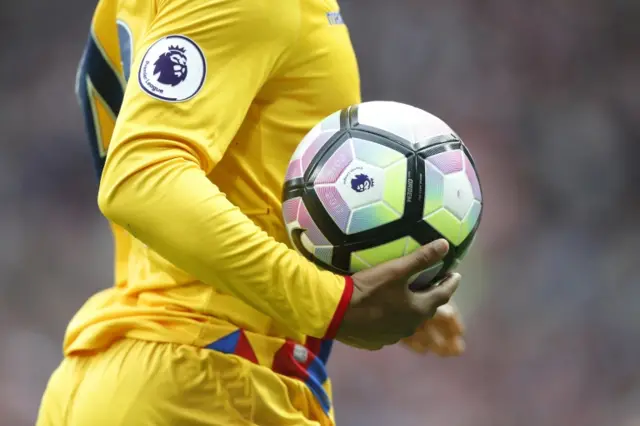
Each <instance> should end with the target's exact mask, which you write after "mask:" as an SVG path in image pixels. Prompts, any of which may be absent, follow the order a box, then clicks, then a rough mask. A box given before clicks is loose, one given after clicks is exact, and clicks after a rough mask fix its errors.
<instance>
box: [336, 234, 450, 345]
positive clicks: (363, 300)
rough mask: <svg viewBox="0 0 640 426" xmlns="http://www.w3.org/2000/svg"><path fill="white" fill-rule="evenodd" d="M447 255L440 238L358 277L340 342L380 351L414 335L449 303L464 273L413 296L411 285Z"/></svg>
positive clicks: (368, 270)
mask: <svg viewBox="0 0 640 426" xmlns="http://www.w3.org/2000/svg"><path fill="white" fill-rule="evenodd" d="M448 251H449V244H448V243H447V241H446V240H443V239H440V240H436V241H434V242H432V243H430V244H427V245H425V246H422V247H420V248H419V249H418V250H416V251H414V252H413V253H411V254H408V255H406V256H404V257H401V258H399V259H394V260H391V261H389V262H385V263H383V264H380V265H378V266H375V267H373V268H370V269H366V270H364V271H360V272H358V273H356V274H354V275H353V276H352V278H353V286H354V290H353V296H352V297H351V303H350V305H349V308H348V309H347V312H346V314H345V316H344V319H343V321H342V324H341V326H340V329H339V330H338V335H337V339H338V340H340V341H341V342H343V343H346V344H348V345H350V346H355V347H358V348H363V349H370V350H377V349H380V348H382V347H384V346H387V345H392V344H394V343H397V342H398V341H400V340H401V339H404V338H406V337H409V336H412V335H413V334H415V332H416V330H418V328H419V327H420V325H422V324H423V323H424V321H425V320H426V319H429V318H431V317H433V316H434V314H435V313H436V309H437V308H438V307H439V306H442V305H444V304H446V303H447V302H449V299H450V298H451V296H452V295H453V293H454V292H455V291H456V288H457V287H458V284H459V282H460V274H457V273H452V274H449V275H448V276H447V277H445V278H444V279H443V280H442V281H441V282H439V283H437V284H436V285H433V286H429V287H427V288H426V289H425V290H423V291H411V290H410V289H409V284H408V280H409V278H410V277H412V276H414V275H416V274H418V273H420V272H421V271H424V270H425V269H427V268H429V267H430V266H433V265H435V264H436V263H438V262H439V261H441V260H442V258H443V257H444V256H445V255H446V254H447V252H448ZM419 279H420V277H418V280H419Z"/></svg>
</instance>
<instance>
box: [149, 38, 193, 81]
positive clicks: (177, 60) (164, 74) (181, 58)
mask: <svg viewBox="0 0 640 426" xmlns="http://www.w3.org/2000/svg"><path fill="white" fill-rule="evenodd" d="M153 65H154V68H153V74H154V75H157V76H158V82H159V83H162V84H167V85H170V86H177V85H178V84H180V83H182V82H183V81H184V80H185V79H186V78H187V56H186V55H185V49H184V48H182V47H178V46H169V50H168V51H167V52H165V53H163V54H162V55H160V57H159V58H158V60H157V61H156V62H155V63H154V64H153Z"/></svg>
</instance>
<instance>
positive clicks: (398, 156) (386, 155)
mask: <svg viewBox="0 0 640 426" xmlns="http://www.w3.org/2000/svg"><path fill="white" fill-rule="evenodd" d="M352 141H353V148H354V151H355V153H356V158H357V159H359V160H361V161H362V162H364V163H366V164H369V165H371V166H376V167H379V168H381V169H384V168H385V167H388V166H390V165H392V164H393V163H395V162H397V161H400V160H402V159H403V158H405V156H404V154H402V153H401V152H398V151H396V150H394V149H391V148H387V147H386V146H383V145H380V144H377V143H375V142H371V141H367V140H364V139H359V138H353V139H352Z"/></svg>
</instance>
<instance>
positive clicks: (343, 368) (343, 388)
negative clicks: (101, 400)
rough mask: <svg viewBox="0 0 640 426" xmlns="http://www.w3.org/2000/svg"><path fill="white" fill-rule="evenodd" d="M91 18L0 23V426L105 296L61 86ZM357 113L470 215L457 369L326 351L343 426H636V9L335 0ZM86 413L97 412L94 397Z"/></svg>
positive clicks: (44, 11) (107, 259)
mask: <svg viewBox="0 0 640 426" xmlns="http://www.w3.org/2000/svg"><path fill="white" fill-rule="evenodd" d="M93 6H94V2H82V1H79V0H67V1H65V2H51V3H49V2H40V1H36V0H21V1H19V2H3V4H2V12H1V13H0V34H1V35H2V40H4V47H3V48H2V49H0V64H1V66H0V76H1V77H0V89H1V92H2V101H1V102H2V104H1V114H0V129H2V136H1V137H0V144H1V147H2V154H1V155H0V205H1V208H0V320H1V322H0V341H1V342H2V345H1V349H0V424H1V425H7V426H23V425H25V426H26V425H30V424H31V425H32V424H33V422H34V419H35V416H36V411H37V408H38V405H39V399H40V396H41V392H42V391H43V389H44V386H45V382H46V380H47V378H48V375H49V374H50V373H51V371H52V369H53V368H54V367H55V366H56V365H57V363H58V362H59V360H60V358H61V350H60V348H61V339H62V335H63V332H64V329H65V326H66V324H67V321H68V320H69V319H70V317H71V315H72V314H73V313H74V312H75V310H76V309H77V308H78V307H79V306H80V305H81V304H82V303H83V302H84V300H85V299H86V297H87V296H89V295H90V294H92V293H93V292H95V291H96V290H98V289H101V288H103V287H105V286H107V285H109V284H110V282H111V257H112V256H111V240H110V234H109V232H108V228H107V226H106V224H105V222H104V221H103V219H102V218H101V217H100V215H99V212H98V210H97V207H96V203H95V198H96V183H95V179H94V175H93V170H92V169H91V161H90V155H89V150H88V147H87V143H86V140H85V136H84V133H83V126H82V121H81V116H80V111H79V108H78V107H77V106H76V103H75V99H74V96H73V84H74V75H75V67H76V64H77V62H78V59H79V57H80V53H81V50H82V47H83V45H84V41H85V38H86V33H87V29H88V25H89V19H90V15H91V13H92V9H93ZM342 9H343V15H344V17H345V19H346V21H347V23H348V24H349V26H350V29H351V34H352V37H353V42H354V45H355V49H356V51H357V53H358V56H359V59H360V66H361V73H362V89H363V96H364V99H366V100H373V99H390V100H398V101H403V102H407V103H410V104H414V105H417V106H419V107H422V108H424V109H427V110H429V111H431V112H434V113H436V114H437V115H439V116H441V117H442V118H444V119H445V120H446V121H447V122H449V123H450V124H451V125H452V126H453V127H454V128H455V129H457V130H458V132H459V133H460V134H461V136H462V137H463V139H464V140H465V141H466V142H467V144H468V145H469V147H470V148H471V150H472V152H473V153H474V154H475V157H476V161H477V163H478V165H479V169H480V175H481V178H482V181H483V185H484V191H485V195H486V202H487V204H486V210H485V211H486V213H485V216H484V223H483V225H482V227H481V230H480V234H479V240H478V241H477V244H476V245H475V248H474V249H473V250H472V252H471V254H470V256H469V257H468V260H467V261H466V263H465V265H464V267H463V272H464V274H463V275H464V276H465V281H464V283H463V284H464V286H463V288H462V289H461V290H460V292H459V297H458V303H459V304H460V305H461V306H462V309H463V311H464V312H465V316H466V323H467V326H468V331H469V339H468V353H467V355H465V356H464V357H462V358H460V359H455V360H439V359H436V358H434V357H427V358H421V357H418V356H414V355H412V354H410V353H408V352H406V351H404V350H403V349H401V348H392V349H387V350H384V351H382V352H379V353H366V352H358V351H354V350H350V349H347V348H344V347H340V348H338V349H337V350H336V353H335V355H334V357H333V358H332V360H331V363H330V370H331V371H332V374H333V377H334V380H335V393H336V399H337V416H338V419H339V420H340V424H342V425H351V426H360V425H363V426H364V425H416V426H419V425H430V426H467V425H474V426H529V425H531V426H540V425H547V426H555V425H562V426H567V425H580V426H592V425H593V426H603V425H607V426H638V425H640V385H639V381H640V367H639V365H638V362H639V360H640V282H639V279H638V277H639V274H638V261H640V255H639V253H640V225H639V222H638V219H637V218H638V216H639V215H640V191H639V190H638V184H639V183H640V167H638V166H637V161H638V160H637V159H638V158H639V157H640V79H639V76H640V54H639V53H640V48H638V47H637V45H636V46H634V44H636V42H637V41H638V40H640V26H638V21H639V20H640V3H638V2H637V1H632V0H610V1H604V0H563V1H559V0H538V1H535V2H523V1H519V2H516V1H509V0H483V1H481V0H447V1H435V0H427V1H425V0H423V1H417V0H398V1H391V0H384V1H383V0H369V1H367V2H365V1H363V0H345V1H343V4H342ZM96 397H99V396H98V395H96Z"/></svg>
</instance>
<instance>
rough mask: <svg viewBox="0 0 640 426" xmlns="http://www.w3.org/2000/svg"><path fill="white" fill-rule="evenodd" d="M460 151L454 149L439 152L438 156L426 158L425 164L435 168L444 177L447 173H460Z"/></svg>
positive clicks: (461, 162)
mask: <svg viewBox="0 0 640 426" xmlns="http://www.w3.org/2000/svg"><path fill="white" fill-rule="evenodd" d="M462 157H463V153H462V150H459V149H455V150H452V151H445V152H441V153H440V154H436V155H432V156H430V157H429V158H427V162H429V163H431V164H433V165H434V166H436V168H437V169H438V170H440V172H442V174H444V175H448V174H449V173H455V172H461V171H462V164H463V160H462Z"/></svg>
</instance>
